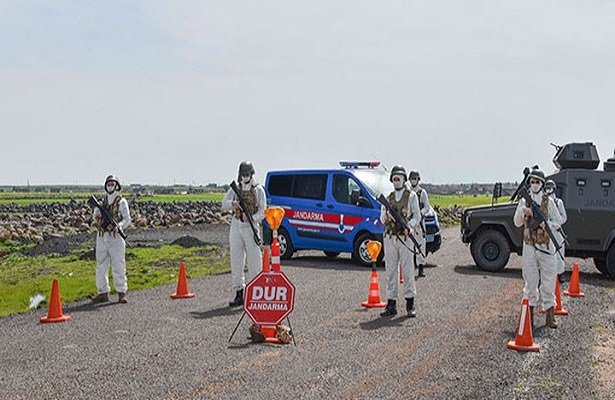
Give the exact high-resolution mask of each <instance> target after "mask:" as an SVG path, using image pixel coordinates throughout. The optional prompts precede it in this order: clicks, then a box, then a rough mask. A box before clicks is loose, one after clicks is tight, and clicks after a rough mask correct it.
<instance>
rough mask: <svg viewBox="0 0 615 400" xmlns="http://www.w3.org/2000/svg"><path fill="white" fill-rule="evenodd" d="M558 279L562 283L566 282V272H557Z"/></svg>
mask: <svg viewBox="0 0 615 400" xmlns="http://www.w3.org/2000/svg"><path fill="white" fill-rule="evenodd" d="M557 280H558V281H559V284H560V285H561V284H562V283H564V282H565V281H564V273H563V272H562V273H561V274H557Z"/></svg>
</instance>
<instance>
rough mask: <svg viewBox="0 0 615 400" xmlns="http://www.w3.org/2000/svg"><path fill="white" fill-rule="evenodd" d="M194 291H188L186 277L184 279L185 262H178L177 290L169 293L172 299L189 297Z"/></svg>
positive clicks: (192, 295)
mask: <svg viewBox="0 0 615 400" xmlns="http://www.w3.org/2000/svg"><path fill="white" fill-rule="evenodd" d="M192 297H194V293H190V292H189V291H188V279H186V264H184V262H183V261H182V262H181V263H180V264H179V276H178V278H177V290H176V291H175V293H173V294H172V295H171V298H172V299H190V298H192Z"/></svg>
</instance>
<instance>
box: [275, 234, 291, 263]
mask: <svg viewBox="0 0 615 400" xmlns="http://www.w3.org/2000/svg"><path fill="white" fill-rule="evenodd" d="M278 243H279V244H280V258H281V259H282V260H290V258H291V257H292V256H293V252H294V251H295V249H294V247H293V242H292V241H291V240H290V235H289V234H288V232H287V231H286V229H284V228H280V229H279V230H278Z"/></svg>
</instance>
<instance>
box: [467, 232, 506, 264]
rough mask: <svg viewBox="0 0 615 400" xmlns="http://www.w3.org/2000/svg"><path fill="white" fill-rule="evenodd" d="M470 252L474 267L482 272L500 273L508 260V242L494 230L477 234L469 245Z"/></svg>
mask: <svg viewBox="0 0 615 400" xmlns="http://www.w3.org/2000/svg"><path fill="white" fill-rule="evenodd" d="M470 251H471V252H472V258H473V259H474V262H475V263H476V266H477V267H478V268H480V269H482V270H483V271H489V272H498V271H501V270H503V269H504V267H506V264H507V263H508V259H509V258H510V245H509V244H508V240H507V239H506V237H505V236H504V235H503V234H502V233H501V232H499V231H497V230H495V229H486V230H483V231H481V232H479V233H478V235H477V236H476V238H475V239H474V240H473V241H472V244H471V245H470Z"/></svg>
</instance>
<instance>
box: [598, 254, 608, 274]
mask: <svg viewBox="0 0 615 400" xmlns="http://www.w3.org/2000/svg"><path fill="white" fill-rule="evenodd" d="M594 265H595V266H596V269H598V271H600V272H601V273H602V274H603V275H606V276H609V270H608V269H606V258H599V257H594Z"/></svg>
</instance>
